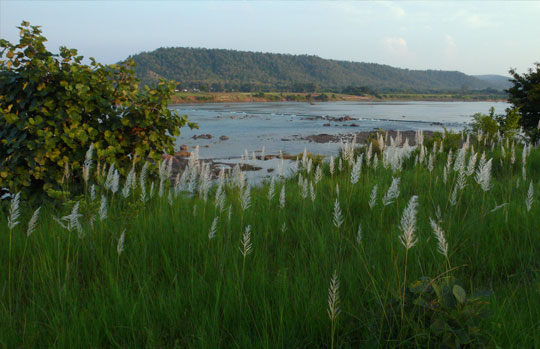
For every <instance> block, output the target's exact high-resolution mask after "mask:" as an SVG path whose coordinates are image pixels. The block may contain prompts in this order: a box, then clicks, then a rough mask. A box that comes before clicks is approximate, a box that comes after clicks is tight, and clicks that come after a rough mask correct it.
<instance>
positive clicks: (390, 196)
mask: <svg viewBox="0 0 540 349" xmlns="http://www.w3.org/2000/svg"><path fill="white" fill-rule="evenodd" d="M400 180H401V179H400V178H399V177H396V178H392V184H390V187H389V188H388V191H387V192H386V194H384V197H383V199H382V202H383V205H384V206H387V205H390V204H391V203H393V202H394V200H395V199H397V197H398V196H399V182H400Z"/></svg>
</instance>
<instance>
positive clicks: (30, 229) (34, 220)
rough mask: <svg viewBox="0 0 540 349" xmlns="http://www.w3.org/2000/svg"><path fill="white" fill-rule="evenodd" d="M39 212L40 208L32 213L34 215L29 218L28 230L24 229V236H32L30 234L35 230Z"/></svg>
mask: <svg viewBox="0 0 540 349" xmlns="http://www.w3.org/2000/svg"><path fill="white" fill-rule="evenodd" d="M40 210H41V207H38V208H37V210H35V211H34V214H33V215H32V217H31V218H30V220H29V221H28V228H27V229H26V236H30V235H32V233H33V232H34V230H35V229H36V225H37V222H38V218H39V211H40Z"/></svg>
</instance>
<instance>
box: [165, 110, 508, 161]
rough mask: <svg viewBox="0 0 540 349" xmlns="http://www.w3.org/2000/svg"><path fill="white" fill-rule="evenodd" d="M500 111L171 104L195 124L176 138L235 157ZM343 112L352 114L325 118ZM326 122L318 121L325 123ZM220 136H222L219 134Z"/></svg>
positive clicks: (328, 150) (317, 148)
mask: <svg viewBox="0 0 540 349" xmlns="http://www.w3.org/2000/svg"><path fill="white" fill-rule="evenodd" d="M492 106H493V107H494V108H495V113H496V114H497V113H504V110H505V109H506V108H507V107H509V106H510V104H508V103H504V102H417V101H405V102H402V101H384V102H324V103H316V104H309V103H295V102H275V103H270V102H269V103H233V104H217V103H215V104H190V105H185V104H184V105H178V106H173V107H172V108H173V109H176V110H177V111H178V112H179V113H180V114H187V115H188V118H189V120H190V121H192V122H196V123H197V124H198V125H199V129H198V130H196V129H194V130H190V129H189V128H187V127H186V128H183V129H182V130H181V135H180V136H179V137H178V139H177V144H178V145H180V144H185V145H187V146H189V147H190V149H192V148H193V146H195V145H199V148H200V151H199V155H200V157H201V158H214V159H215V158H235V157H240V156H241V155H242V154H243V153H244V151H245V149H247V150H248V152H249V153H250V154H251V153H252V152H253V151H256V150H261V149H262V147H263V146H264V147H265V153H266V154H277V153H278V152H279V151H280V150H282V151H284V152H286V153H289V154H298V153H300V152H302V151H303V150H304V148H307V149H308V150H309V151H310V152H312V153H319V154H326V155H331V154H335V153H336V152H337V151H338V144H336V143H325V144H321V143H311V142H307V141H298V140H286V139H291V138H295V137H294V136H309V135H313V134H323V133H325V134H347V133H353V132H359V131H370V130H375V129H382V130H417V129H423V130H435V131H441V130H442V128H443V126H444V127H446V128H448V129H451V130H461V129H463V128H465V127H466V126H467V124H468V123H469V122H470V121H471V120H472V118H471V116H472V115H473V114H475V113H488V111H489V108H490V107H492ZM345 116H349V117H351V118H353V119H355V120H351V121H345V122H335V121H329V119H331V118H340V117H345ZM328 124H330V126H324V125H328ZM200 134H210V135H211V136H212V138H211V139H193V138H192V137H193V136H194V135H200ZM220 136H226V137H228V138H229V139H228V140H220V139H219V137H220Z"/></svg>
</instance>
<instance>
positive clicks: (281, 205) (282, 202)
mask: <svg viewBox="0 0 540 349" xmlns="http://www.w3.org/2000/svg"><path fill="white" fill-rule="evenodd" d="M284 207H285V183H284V184H283V186H282V187H281V191H280V193H279V208H280V209H283V208H284Z"/></svg>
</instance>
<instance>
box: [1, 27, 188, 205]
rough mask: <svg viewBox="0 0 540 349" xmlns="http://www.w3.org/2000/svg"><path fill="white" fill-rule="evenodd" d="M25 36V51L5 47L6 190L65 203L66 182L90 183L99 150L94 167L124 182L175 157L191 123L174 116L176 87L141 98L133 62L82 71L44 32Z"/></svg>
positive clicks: (73, 55)
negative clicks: (112, 171) (142, 167)
mask: <svg viewBox="0 0 540 349" xmlns="http://www.w3.org/2000/svg"><path fill="white" fill-rule="evenodd" d="M18 28H19V29H20V41H19V43H18V44H11V43H10V42H8V41H6V40H3V39H2V40H0V48H1V49H2V51H1V54H2V56H1V57H2V60H0V111H1V119H0V142H1V144H2V146H1V147H0V187H8V188H9V190H10V191H11V192H16V191H23V192H25V193H27V194H29V193H37V192H42V191H45V192H46V193H47V194H48V195H49V196H57V195H59V194H61V191H62V190H64V189H65V188H66V187H65V186H66V179H67V176H65V175H64V174H70V175H69V180H70V181H71V183H74V184H80V183H81V182H82V173H81V172H82V171H81V170H82V165H83V161H84V159H85V153H86V152H87V150H88V149H89V147H90V146H91V145H92V146H93V149H94V150H95V154H96V157H97V158H94V160H96V159H97V160H98V161H99V162H100V163H101V164H104V163H108V164H115V167H116V168H117V169H118V170H119V172H120V173H121V174H125V173H126V172H127V171H129V168H130V167H131V166H132V163H135V162H136V161H146V160H147V159H153V160H154V161H156V162H157V161H158V160H159V159H160V158H161V154H162V153H163V152H172V151H173V150H174V141H175V138H174V136H177V135H179V133H180V131H179V128H180V127H182V126H185V125H186V124H187V123H188V122H187V116H185V115H183V116H179V115H178V114H177V113H176V112H173V111H171V110H169V109H168V103H169V101H170V97H171V95H172V94H173V93H174V88H175V84H174V83H172V82H165V81H160V83H159V84H158V85H157V86H155V87H154V88H149V87H145V88H144V90H143V91H140V90H139V88H138V80H137V79H136V78H135V75H134V70H133V69H134V63H133V62H132V61H126V62H124V63H122V64H114V65H109V66H105V65H102V64H99V63H97V62H96V61H95V60H94V59H93V58H90V60H91V64H90V65H86V64H82V63H81V62H82V59H83V57H82V56H78V55H77V50H75V49H68V48H66V47H60V53H59V54H57V55H55V54H52V53H51V52H49V51H47V49H46V48H45V46H44V44H43V43H44V42H45V41H46V38H45V37H43V36H42V35H41V30H40V29H39V28H40V27H38V26H30V24H29V23H28V22H22V25H21V26H20V27H18ZM189 126H190V127H196V125H194V124H191V123H189Z"/></svg>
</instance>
